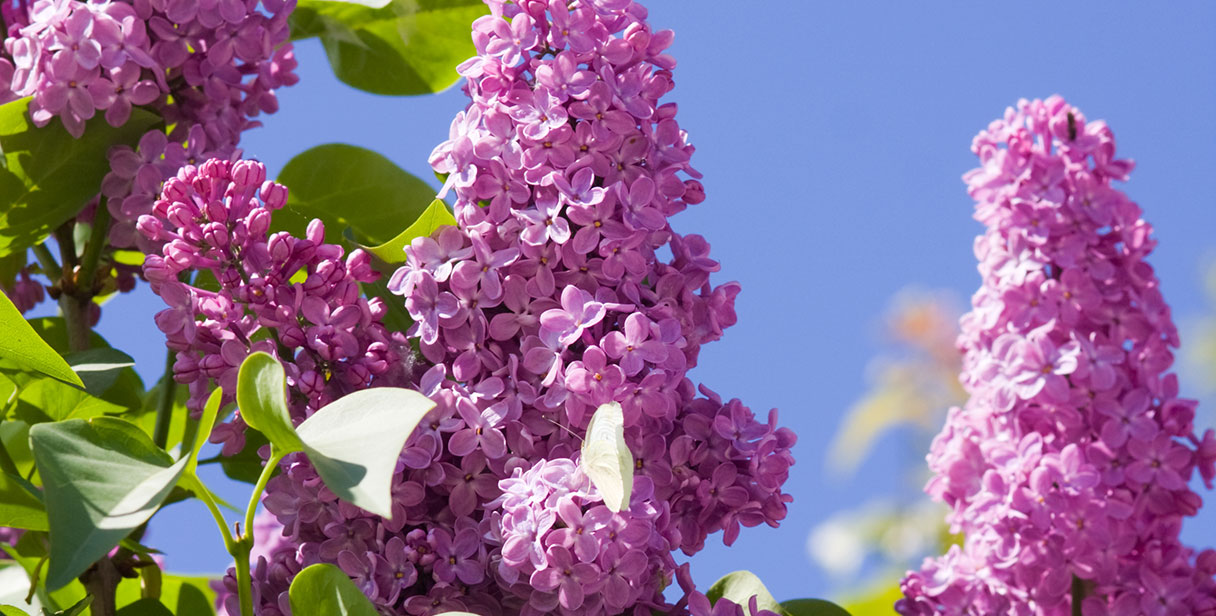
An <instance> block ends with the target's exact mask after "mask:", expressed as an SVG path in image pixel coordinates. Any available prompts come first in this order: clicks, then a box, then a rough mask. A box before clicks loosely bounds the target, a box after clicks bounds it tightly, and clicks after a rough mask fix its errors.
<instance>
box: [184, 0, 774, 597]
mask: <svg viewBox="0 0 1216 616" xmlns="http://www.w3.org/2000/svg"><path fill="white" fill-rule="evenodd" d="M488 4H489V5H490V8H491V15H490V16H487V17H484V18H482V19H479V20H478V21H476V22H475V23H474V25H473V40H474V43H475V45H476V48H477V50H478V56H477V57H475V58H473V59H471V60H469V61H467V62H465V63H464V64H462V65H461V67H460V69H459V70H460V71H461V73H462V74H463V75H464V76H465V77H466V78H467V80H466V84H465V91H466V93H467V94H468V95H469V97H470V98H471V99H472V102H471V103H470V105H469V106H468V108H467V109H465V110H464V111H463V112H461V113H460V114H459V115H458V116H457V118H456V120H455V121H454V122H453V124H452V128H451V135H450V139H449V140H448V141H446V142H445V143H443V144H441V145H440V146H438V147H437V148H436V149H435V151H434V153H433V155H432V157H431V164H432V166H433V168H434V169H435V170H436V171H437V172H439V173H441V174H446V175H447V177H448V180H447V185H446V187H445V192H451V193H454V195H455V216H456V220H457V222H458V224H457V225H456V226H451V227H445V228H443V229H442V230H440V231H438V232H437V233H436V234H435V235H434V236H432V237H427V238H419V239H416V240H415V241H414V242H413V243H412V244H411V245H410V246H409V247H408V248H407V249H406V259H407V260H406V265H405V266H404V267H402V268H401V269H399V270H398V271H397V272H396V274H395V275H394V276H393V277H392V279H391V280H390V283H389V287H390V289H392V290H393V291H394V292H396V293H398V294H400V295H402V296H404V301H403V303H404V304H405V306H406V307H407V309H408V310H409V312H410V315H411V316H412V317H413V319H414V325H413V326H412V327H411V329H410V330H409V331H408V332H407V334H408V337H409V339H410V340H411V342H412V343H415V344H417V345H418V346H417V348H418V352H419V354H420V355H421V358H419V362H420V364H421V366H422V367H420V368H419V371H421V372H422V374H421V375H420V376H416V381H414V386H415V387H417V388H418V389H419V390H420V391H422V392H423V393H425V394H426V395H428V396H430V397H431V398H432V399H433V400H434V401H435V402H436V404H437V406H436V408H435V409H434V410H433V411H432V412H431V414H430V415H429V416H428V417H427V418H426V419H425V420H424V421H423V423H422V424H420V426H419V428H418V430H417V431H416V432H415V433H414V435H413V436H412V437H411V438H410V440H409V442H408V443H407V445H406V448H405V451H404V452H403V453H402V456H401V460H400V463H399V464H398V469H397V474H396V476H395V488H394V496H395V498H394V501H395V502H394V515H393V516H392V518H391V519H383V518H379V517H376V516H372V515H370V514H368V513H366V512H363V511H361V510H359V509H358V508H356V507H353V506H350V505H348V504H346V503H343V502H341V501H339V500H338V499H337V498H336V497H335V496H334V495H333V494H332V493H331V492H330V491H329V490H327V489H325V487H324V486H323V485H322V483H321V482H320V480H319V479H318V477H317V475H316V472H315V471H314V470H313V469H312V467H311V466H309V465H308V463H307V461H306V460H304V459H302V458H293V459H291V460H288V461H286V462H285V465H284V471H283V473H281V474H280V475H278V476H277V477H275V478H274V479H272V480H271V481H270V483H269V485H268V486H267V496H266V498H265V500H264V502H265V505H266V508H267V509H268V510H269V511H271V512H272V513H273V514H275V515H276V516H277V517H278V520H279V522H280V523H282V524H283V526H284V529H285V531H284V532H285V536H286V537H287V540H288V542H289V543H290V544H291V545H294V546H295V549H294V550H293V549H282V550H280V551H278V552H276V554H275V555H274V556H272V557H271V558H270V559H269V561H268V562H267V563H266V566H264V567H263V566H260V565H259V566H258V567H257V568H256V569H255V573H254V584H255V600H256V601H257V605H259V613H260V614H270V615H274V614H286V613H287V605H288V604H287V589H288V584H289V582H290V577H291V575H293V574H294V572H296V571H299V570H300V569H301V568H303V567H305V566H308V565H310V564H313V563H318V562H327V563H333V564H336V565H337V566H339V567H340V568H341V569H342V570H343V571H345V572H346V573H347V574H348V575H350V577H351V579H352V580H353V581H354V582H355V584H356V585H357V586H358V587H359V588H360V589H361V590H362V591H363V592H364V593H365V594H366V595H367V596H368V597H369V598H370V599H371V600H372V601H373V602H374V603H375V604H376V605H377V606H378V607H379V609H380V610H382V611H383V612H385V613H397V614H402V613H408V614H432V613H437V612H442V611H448V610H463V611H471V612H474V613H477V614H483V615H486V616H492V615H496V614H527V615H532V614H545V613H561V614H619V613H630V614H638V615H643V614H645V615H649V614H651V613H652V612H653V611H656V610H657V611H660V612H664V613H675V614H685V613H688V612H689V611H690V610H691V612H692V613H694V614H709V613H710V611H709V607H708V601H707V600H705V599H704V595H700V594H699V593H695V589H693V588H692V587H691V585H688V586H687V588H686V592H688V593H691V594H690V596H689V597H686V598H685V599H683V600H680V601H678V602H677V603H675V604H671V603H668V602H667V601H666V600H665V599H664V596H663V590H664V588H665V587H667V586H668V585H670V584H671V583H673V581H675V579H676V577H677V574H678V573H679V570H678V569H677V567H676V564H675V561H674V558H673V555H672V553H673V552H674V551H675V550H677V549H678V550H682V551H683V552H684V553H685V554H688V555H692V554H695V553H696V552H698V551H699V550H700V549H701V548H702V547H703V546H704V544H705V541H706V539H707V538H708V537H709V535H711V534H714V533H717V532H719V531H721V532H722V533H723V539H724V541H725V542H726V543H727V544H730V543H732V542H733V541H734V540H735V539H736V537H737V536H738V534H739V532H740V529H741V528H742V527H751V526H757V525H760V524H768V525H771V526H776V525H777V524H778V523H779V522H780V521H781V520H782V519H783V518H784V517H785V515H786V506H787V504H788V503H789V502H790V501H791V497H790V496H788V495H787V494H784V493H783V492H782V491H781V487H782V485H783V483H784V482H785V480H786V478H787V477H788V472H789V467H790V465H791V464H793V457H792V455H791V453H790V449H791V447H792V446H793V444H794V442H795V436H794V434H793V433H792V432H791V431H790V430H788V429H786V428H780V427H778V425H777V423H776V419H777V418H776V411H775V410H774V411H772V412H770V413H769V415H768V417H767V419H766V420H762V419H757V418H756V416H755V415H754V414H753V413H752V412H751V411H750V410H749V409H748V408H747V407H745V406H744V405H743V404H742V403H741V402H739V401H738V400H731V401H729V402H724V401H723V400H722V399H721V398H719V397H718V396H717V395H716V394H715V393H714V392H712V391H710V390H709V389H706V388H704V387H701V388H699V389H698V387H697V386H695V385H694V384H693V383H692V381H690V380H689V379H688V378H687V377H686V373H687V371H688V370H689V369H690V368H692V367H693V366H695V365H696V363H697V357H698V351H699V349H700V347H701V345H703V344H706V343H708V342H712V341H714V340H717V339H718V338H719V337H721V335H722V332H723V329H724V328H726V327H728V326H730V325H732V324H734V322H735V313H734V297H735V295H736V294H737V293H738V291H739V286H738V285H737V284H736V283H727V284H723V285H718V286H713V285H711V284H710V283H709V275H710V274H711V273H712V272H715V271H717V270H718V264H717V262H715V261H713V260H712V259H710V258H709V257H708V243H707V242H705V240H704V239H702V238H700V237H699V236H695V235H689V236H681V235H678V234H676V233H675V232H674V231H672V229H671V227H670V226H669V225H668V222H667V219H668V217H670V216H672V215H674V214H675V213H677V212H679V211H681V210H683V209H684V208H685V207H686V206H687V205H689V204H695V203H698V202H700V201H701V200H702V199H703V189H702V187H701V185H700V183H699V182H697V180H696V179H694V178H696V177H698V176H697V174H696V172H695V170H693V168H692V167H691V166H690V165H689V160H690V156H691V154H692V152H693V148H692V146H691V145H689V144H688V143H687V140H686V136H685V134H684V132H683V131H682V130H681V129H680V128H679V125H678V123H677V121H676V118H675V116H676V107H675V105H674V104H673V103H665V104H664V103H660V98H661V97H662V96H663V95H664V94H666V93H667V92H668V91H669V90H670V89H671V88H672V81H671V69H672V68H673V67H674V65H675V62H674V60H673V59H672V58H671V57H670V56H668V55H666V54H665V53H664V50H665V49H666V47H667V46H668V45H669V44H670V43H671V40H672V35H671V33H670V32H667V31H662V32H655V31H653V30H651V28H650V26H649V25H648V24H647V23H646V21H645V18H646V10H645V8H643V7H642V6H641V5H639V4H637V3H635V2H632V1H630V0H611V1H608V0H599V1H594V2H586V1H579V2H574V3H567V2H565V1H563V0H553V1H552V2H549V1H538V0H528V1H524V2H511V3H508V2H500V1H497V0H492V1H490V2H488ZM171 249H173V245H172V244H169V245H168V246H166V260H170V259H172V258H173V257H172V256H171V255H170V254H169V252H168V251H169V250H171ZM668 252H669V253H670V255H671V256H670V258H668V259H666V260H665V259H664V258H663V257H662V256H661V255H663V254H666V253H668ZM176 320H177V317H173V319H168V318H167V319H166V321H167V323H166V324H167V325H169V327H170V329H172V328H174V327H176ZM169 321H173V323H172V324H170V323H169ZM185 326H186V325H183V327H185ZM284 342H286V341H284ZM288 344H290V343H288ZM211 353H212V355H209V356H213V354H214V353H215V351H211ZM210 361H214V362H218V360H210ZM428 366H429V367H428ZM414 374H415V375H417V372H415V373H414ZM378 382H379V379H374V380H373V382H372V384H377V383H378ZM318 385H319V386H321V387H322V388H324V387H326V386H325V385H324V384H318ZM609 401H616V402H619V403H621V405H622V407H623V409H624V415H625V435H626V441H627V442H628V444H629V446H630V449H631V450H632V451H633V454H634V457H635V460H636V473H635V485H634V491H633V494H632V500H631V502H630V503H629V505H628V507H627V509H626V510H624V511H621V512H619V513H613V512H611V511H610V510H609V509H608V508H607V507H606V506H605V505H604V504H603V500H602V498H601V497H600V495H599V494H598V492H597V491H596V490H595V488H594V486H592V485H591V484H590V482H589V480H588V479H587V477H586V476H585V475H584V474H583V473H582V472H581V471H579V469H578V452H579V447H580V438H581V437H580V434H581V433H582V432H583V431H585V429H586V427H587V422H588V420H589V419H590V416H591V414H592V413H593V412H594V411H595V409H596V408H597V407H598V406H599V405H600V404H603V403H605V402H609ZM685 581H687V580H685ZM698 597H699V598H698ZM718 605H719V606H720V607H718V606H715V607H714V608H713V609H714V612H713V613H714V614H735V613H736V612H734V611H731V610H732V609H733V608H734V607H737V608H739V611H738V612H737V613H739V614H743V613H744V611H743V609H744V608H743V606H733V604H729V602H721V603H719V604H718ZM732 606H733V607H732ZM746 613H748V614H757V613H759V612H758V610H756V609H755V608H754V606H751V607H750V608H749V609H748V610H747V611H746Z"/></svg>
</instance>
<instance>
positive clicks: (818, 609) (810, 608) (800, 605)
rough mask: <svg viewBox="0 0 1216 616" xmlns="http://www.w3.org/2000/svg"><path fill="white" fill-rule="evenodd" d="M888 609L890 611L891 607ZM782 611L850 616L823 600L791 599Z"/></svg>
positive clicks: (811, 615)
mask: <svg viewBox="0 0 1216 616" xmlns="http://www.w3.org/2000/svg"><path fill="white" fill-rule="evenodd" d="M894 603H895V602H894V601H892V602H891V604H888V605H886V606H884V607H886V609H887V610H890V609H891V608H890V605H892V604H894ZM781 609H782V610H784V611H785V613H786V614H789V616H850V615H849V612H848V610H845V609H844V608H842V607H840V606H839V605H836V604H835V603H832V602H831V601H825V600H823V599H790V600H789V601H782V602H781Z"/></svg>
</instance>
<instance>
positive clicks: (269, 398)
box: [236, 352, 303, 454]
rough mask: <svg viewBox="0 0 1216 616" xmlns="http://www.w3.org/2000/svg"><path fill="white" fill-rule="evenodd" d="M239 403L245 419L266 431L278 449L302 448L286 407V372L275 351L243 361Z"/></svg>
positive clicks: (267, 436)
mask: <svg viewBox="0 0 1216 616" xmlns="http://www.w3.org/2000/svg"><path fill="white" fill-rule="evenodd" d="M236 404H237V408H239V409H240V410H241V417H242V418H244V420H245V423H247V424H249V427H251V428H253V429H254V430H257V431H258V432H261V433H262V434H264V435H265V436H266V438H267V439H269V440H270V443H271V444H272V445H273V446H274V448H275V450H276V451H277V452H278V453H280V454H288V453H291V452H293V451H301V450H302V449H303V445H302V444H301V443H300V437H298V436H296V431H295V428H294V427H293V426H292V423H291V412H290V410H289V409H288V408H287V374H286V373H285V372H284V371H283V365H282V364H280V363H279V360H277V359H275V358H274V356H273V355H270V354H268V353H262V352H257V353H253V354H251V355H250V356H249V357H246V358H245V361H243V362H241V369H240V372H238V374H237V383H236Z"/></svg>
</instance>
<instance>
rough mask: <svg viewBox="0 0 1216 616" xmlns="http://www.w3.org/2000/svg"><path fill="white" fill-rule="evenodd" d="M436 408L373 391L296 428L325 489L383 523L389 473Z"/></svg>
mask: <svg viewBox="0 0 1216 616" xmlns="http://www.w3.org/2000/svg"><path fill="white" fill-rule="evenodd" d="M434 407H435V403H434V402H432V401H431V399H430V398H427V397H426V396H424V395H422V394H420V393H418V392H416V391H413V390H410V389H400V388H395V387H376V388H372V389H364V390H361V391H356V392H354V393H351V394H347V395H346V396H343V397H341V398H339V399H337V400H335V401H333V402H331V403H330V404H327V405H325V406H324V407H323V408H322V409H321V410H319V411H317V412H316V413H314V414H313V415H312V417H309V418H308V419H306V420H304V423H302V424H300V427H299V428H297V433H298V434H299V437H300V440H301V441H303V442H304V449H305V451H307V452H308V460H309V461H310V462H312V465H313V467H315V468H316V469H317V474H318V475H320V476H321V479H322V480H323V481H324V482H325V487H327V488H329V489H330V490H331V491H333V493H334V494H337V495H338V496H339V497H340V498H342V499H343V500H345V501H347V502H349V503H352V504H355V505H358V506H359V507H362V508H363V509H366V510H367V511H370V512H372V513H374V514H376V515H380V516H383V517H386V518H388V517H390V516H391V515H392V512H393V508H392V502H393V499H392V484H393V469H394V468H396V465H397V459H398V458H399V457H400V456H401V450H402V448H404V447H405V441H406V439H408V438H409V436H410V434H411V433H412V432H413V431H414V428H415V427H416V426H417V425H418V422H420V421H422V418H423V417H424V416H425V415H426V414H427V412H428V411H430V410H431V409H432V408H434Z"/></svg>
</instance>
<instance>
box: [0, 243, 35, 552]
mask: <svg viewBox="0 0 1216 616" xmlns="http://www.w3.org/2000/svg"><path fill="white" fill-rule="evenodd" d="M31 269H33V268H31V267H29V266H27V267H23V268H21V270H20V271H18V272H17V275H16V276H15V277H14V278H13V282H12V286H9V285H5V284H0V291H2V292H3V293H4V294H5V295H6V296H8V299H9V300H10V301H12V302H13V305H14V306H16V308H17V311H18V312H20V313H21V314H25V313H26V312H28V311H30V310H31V309H33V307H34V306H37V305H38V304H41V303H42V301H43V300H44V299H46V291H45V290H43V288H42V283H41V282H38V281H37V280H34V279H33V278H32V277H31V276H30V270H31ZM0 528H2V527H0Z"/></svg>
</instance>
